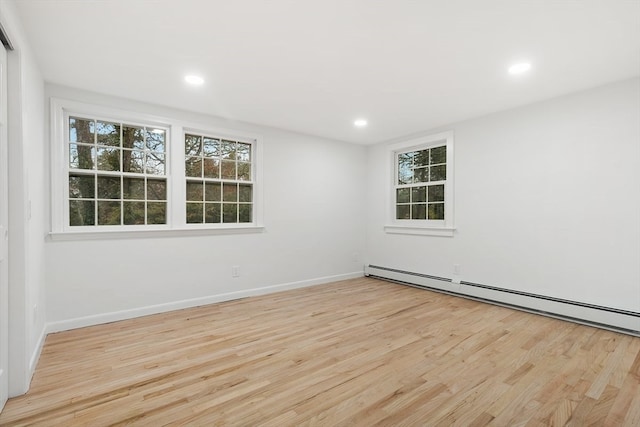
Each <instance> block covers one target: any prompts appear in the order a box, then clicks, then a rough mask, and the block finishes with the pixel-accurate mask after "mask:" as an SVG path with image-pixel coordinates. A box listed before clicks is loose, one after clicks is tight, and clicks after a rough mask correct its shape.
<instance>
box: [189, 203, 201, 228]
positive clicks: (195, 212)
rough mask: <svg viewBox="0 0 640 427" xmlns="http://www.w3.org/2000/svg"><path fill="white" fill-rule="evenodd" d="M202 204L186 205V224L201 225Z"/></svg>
mask: <svg viewBox="0 0 640 427" xmlns="http://www.w3.org/2000/svg"><path fill="white" fill-rule="evenodd" d="M203 207H204V203H187V224H202V223H203V221H202V218H203V217H202V210H203Z"/></svg>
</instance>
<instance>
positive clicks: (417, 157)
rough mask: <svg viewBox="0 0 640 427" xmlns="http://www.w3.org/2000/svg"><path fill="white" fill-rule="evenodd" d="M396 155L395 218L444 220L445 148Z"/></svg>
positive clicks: (440, 146)
mask: <svg viewBox="0 0 640 427" xmlns="http://www.w3.org/2000/svg"><path fill="white" fill-rule="evenodd" d="M441 143H442V144H443V145H437V146H434V147H430V148H424V149H420V150H411V151H405V152H400V153H396V165H397V182H396V197H395V199H396V219H398V220H405V219H414V220H434V221H444V214H445V205H444V202H445V197H444V186H445V183H446V181H447V146H446V141H442V142H441Z"/></svg>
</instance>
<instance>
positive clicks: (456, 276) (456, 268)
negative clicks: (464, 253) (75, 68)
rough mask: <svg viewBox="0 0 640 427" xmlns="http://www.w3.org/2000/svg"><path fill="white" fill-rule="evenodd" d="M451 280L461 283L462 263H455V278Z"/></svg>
mask: <svg viewBox="0 0 640 427" xmlns="http://www.w3.org/2000/svg"><path fill="white" fill-rule="evenodd" d="M451 281H452V282H453V283H458V284H460V264H453V278H452V279H451Z"/></svg>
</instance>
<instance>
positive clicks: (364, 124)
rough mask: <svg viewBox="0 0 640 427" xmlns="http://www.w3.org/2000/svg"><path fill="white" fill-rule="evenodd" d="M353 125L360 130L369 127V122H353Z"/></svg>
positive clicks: (362, 120) (363, 120)
mask: <svg viewBox="0 0 640 427" xmlns="http://www.w3.org/2000/svg"><path fill="white" fill-rule="evenodd" d="M353 125H354V126H355V127H358V128H363V127H365V126H366V125H367V121H366V120H365V119H358V120H356V121H354V122H353Z"/></svg>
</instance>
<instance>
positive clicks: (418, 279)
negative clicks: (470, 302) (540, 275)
mask: <svg viewBox="0 0 640 427" xmlns="http://www.w3.org/2000/svg"><path fill="white" fill-rule="evenodd" d="M364 272H365V275H366V276H370V277H375V278H378V279H383V280H388V281H391V282H395V283H400V284H404V285H409V286H413V287H417V288H423V289H428V290H433V291H437V292H444V293H447V294H451V295H455V296H460V297H464V298H470V299H474V300H478V301H483V302H487V303H491V304H497V305H502V306H506V307H511V308H514V309H518V310H524V311H528V312H531V313H536V314H541V315H544V316H550V317H555V318H558V319H563V320H568V321H572V322H577V323H582V324H586V325H590V326H595V327H599V328H603V329H609V330H613V331H616V332H622V333H625V334H629V335H634V336H640V313H638V312H634V311H627V310H620V309H616V308H611V307H603V306H599V305H594V304H586V303H582V302H577V301H570V300H565V299H560V298H554V297H548V296H544V295H536V294H531V293H527V292H520V291H514V290H511V289H503V288H496V287H493V286H487V285H482V284H479V283H472V282H465V281H460V283H455V282H454V281H453V280H451V279H448V278H445V277H438V276H430V275H428V274H421V273H415V272H410V271H404V270H398V269H394V268H389V267H381V266H378V265H367V266H366V267H365V271H364Z"/></svg>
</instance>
